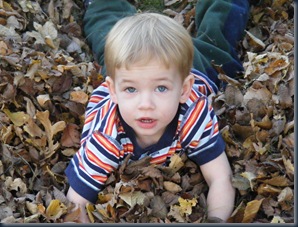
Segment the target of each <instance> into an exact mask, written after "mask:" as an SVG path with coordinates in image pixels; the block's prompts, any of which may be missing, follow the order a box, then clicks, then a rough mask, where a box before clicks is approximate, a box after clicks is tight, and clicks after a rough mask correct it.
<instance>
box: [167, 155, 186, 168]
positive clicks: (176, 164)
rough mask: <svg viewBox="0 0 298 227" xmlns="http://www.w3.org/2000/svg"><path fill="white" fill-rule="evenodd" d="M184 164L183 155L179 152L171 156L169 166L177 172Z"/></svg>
mask: <svg viewBox="0 0 298 227" xmlns="http://www.w3.org/2000/svg"><path fill="white" fill-rule="evenodd" d="M183 165H184V163H183V161H182V159H181V157H180V156H179V155H178V154H174V155H172V157H171V162H170V164H169V167H170V168H171V169H173V170H175V172H177V171H178V170H179V169H180V168H181V167H182V166H183Z"/></svg>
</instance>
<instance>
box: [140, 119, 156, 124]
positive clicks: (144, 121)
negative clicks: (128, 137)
mask: <svg viewBox="0 0 298 227" xmlns="http://www.w3.org/2000/svg"><path fill="white" fill-rule="evenodd" d="M139 121H140V122H142V123H148V124H149V123H152V122H153V121H154V120H153V119H149V118H142V119H139Z"/></svg>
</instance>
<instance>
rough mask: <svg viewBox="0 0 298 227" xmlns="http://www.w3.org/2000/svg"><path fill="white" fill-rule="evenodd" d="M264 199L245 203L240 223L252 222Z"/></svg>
mask: <svg viewBox="0 0 298 227" xmlns="http://www.w3.org/2000/svg"><path fill="white" fill-rule="evenodd" d="M263 200H264V199H260V200H252V201H250V202H248V203H247V204H246V207H245V210H244V215H243V220H242V223H252V222H253V220H254V218H255V217H256V215H257V213H258V212H259V209H260V206H261V204H262V202H263Z"/></svg>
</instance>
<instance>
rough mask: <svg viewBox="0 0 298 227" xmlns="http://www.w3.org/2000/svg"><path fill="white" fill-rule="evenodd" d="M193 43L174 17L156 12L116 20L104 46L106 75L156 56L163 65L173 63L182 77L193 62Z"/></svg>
mask: <svg viewBox="0 0 298 227" xmlns="http://www.w3.org/2000/svg"><path fill="white" fill-rule="evenodd" d="M193 51H194V50H193V44H192V39H191V36H190V35H189V34H188V32H187V30H186V29H185V28H184V27H183V26H182V25H181V24H179V23H178V22H176V21H175V20H174V19H172V18H170V17H168V16H165V15H162V14H158V13H148V12H147V13H138V14H135V15H133V16H129V17H125V18H123V19H121V20H119V21H118V22H117V23H116V24H115V25H114V27H113V28H112V29H111V31H110V32H109V34H108V36H107V39H106V45H105V52H104V53H105V54H104V58H105V65H106V70H107V75H108V76H110V77H112V78H114V76H115V69H116V68H117V69H119V68H120V67H126V68H127V69H129V66H130V65H131V64H134V63H139V62H141V63H143V64H146V63H148V62H149V61H150V60H152V59H157V60H159V61H160V62H161V63H163V64H164V65H165V66H166V67H169V66H170V65H174V66H175V67H176V68H177V70H178V71H179V72H180V73H181V75H182V77H183V78H185V77H186V76H187V75H189V72H190V69H191V67H192V61H193Z"/></svg>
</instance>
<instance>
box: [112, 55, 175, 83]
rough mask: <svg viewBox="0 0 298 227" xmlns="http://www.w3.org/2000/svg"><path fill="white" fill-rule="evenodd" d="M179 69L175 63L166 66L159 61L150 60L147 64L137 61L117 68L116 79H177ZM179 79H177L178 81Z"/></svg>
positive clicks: (124, 80) (125, 80)
mask: <svg viewBox="0 0 298 227" xmlns="http://www.w3.org/2000/svg"><path fill="white" fill-rule="evenodd" d="M177 77H180V75H179V71H178V70H177V68H176V67H174V66H173V65H170V66H169V67H166V66H165V65H163V64H161V63H159V62H158V61H155V60H153V61H150V62H148V63H147V64H141V63H136V64H132V65H130V66H129V67H125V66H122V67H120V68H118V69H116V70H115V79H116V80H117V81H118V82H120V81H121V82H127V81H133V80H145V79H149V80H155V81H156V80H177ZM178 81H179V80H177V82H178Z"/></svg>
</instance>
